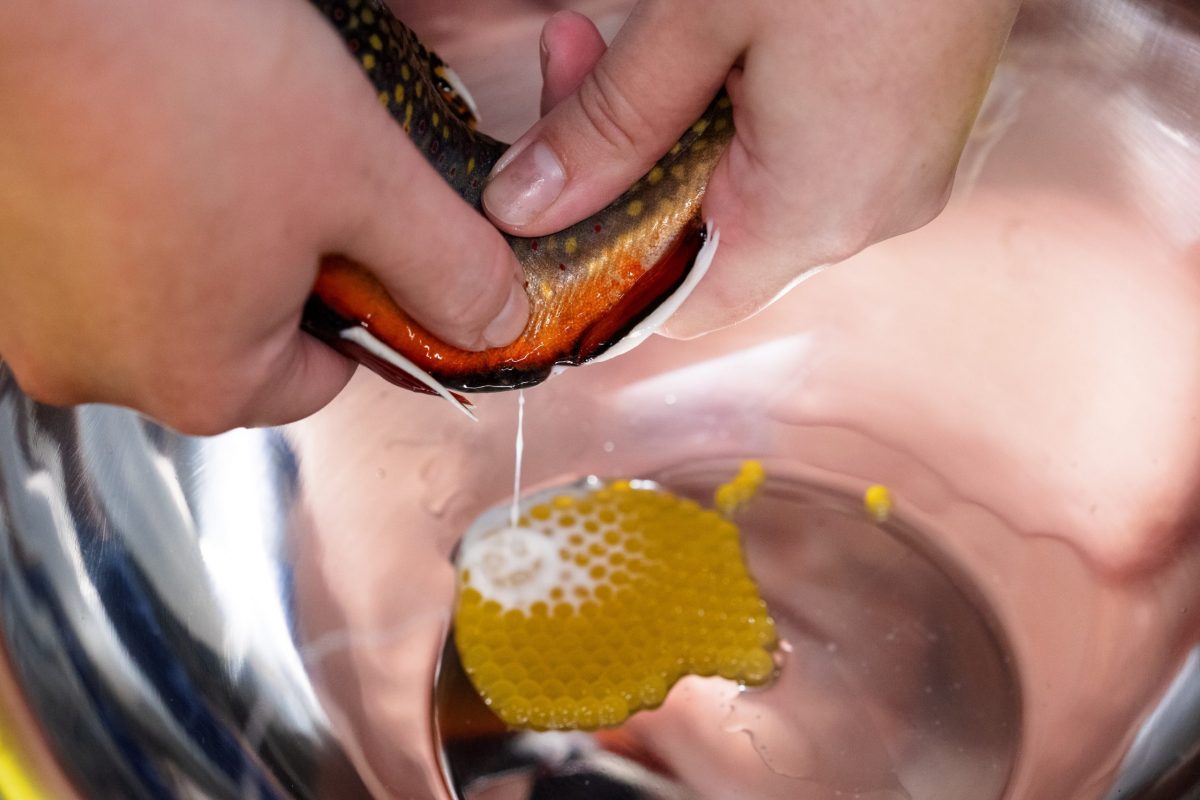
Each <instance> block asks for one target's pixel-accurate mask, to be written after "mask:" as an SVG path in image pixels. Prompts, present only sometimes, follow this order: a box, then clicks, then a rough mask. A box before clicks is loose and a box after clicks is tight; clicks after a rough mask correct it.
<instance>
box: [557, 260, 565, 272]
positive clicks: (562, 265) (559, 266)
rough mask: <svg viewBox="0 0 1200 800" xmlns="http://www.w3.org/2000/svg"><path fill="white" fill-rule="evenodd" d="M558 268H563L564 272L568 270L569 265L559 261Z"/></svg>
mask: <svg viewBox="0 0 1200 800" xmlns="http://www.w3.org/2000/svg"><path fill="white" fill-rule="evenodd" d="M558 268H559V269H561V270H562V271H563V272H566V271H567V265H566V264H563V263H561V262H560V263H559V265H558Z"/></svg>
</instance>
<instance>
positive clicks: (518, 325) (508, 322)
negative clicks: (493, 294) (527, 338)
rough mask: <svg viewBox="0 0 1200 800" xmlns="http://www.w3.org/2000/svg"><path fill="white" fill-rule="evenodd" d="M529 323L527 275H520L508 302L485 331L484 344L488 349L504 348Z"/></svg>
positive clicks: (510, 292) (511, 290)
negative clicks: (526, 288)
mask: <svg viewBox="0 0 1200 800" xmlns="http://www.w3.org/2000/svg"><path fill="white" fill-rule="evenodd" d="M528 322H529V295H528V294H526V292H525V275H524V273H519V274H518V276H517V279H516V280H515V281H513V284H512V288H511V289H510V290H509V293H508V301H507V302H505V304H504V308H503V309H501V310H500V313H499V314H497V315H496V318H495V319H494V320H492V321H491V324H489V325H488V326H487V327H486V328H484V330H483V343H484V344H485V345H486V346H488V347H503V346H505V345H507V344H512V342H513V341H514V340H515V339H516V338H517V337H518V336H520V335H521V332H522V331H524V330H525V325H526V323H528Z"/></svg>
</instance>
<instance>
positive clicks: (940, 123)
mask: <svg viewBox="0 0 1200 800" xmlns="http://www.w3.org/2000/svg"><path fill="white" fill-rule="evenodd" d="M1017 5H1018V2H1017V0H956V2H953V3H937V4H929V3H924V2H917V0H901V1H900V2H890V3H881V2H877V1H876V0H851V1H850V2H845V1H844V0H804V1H803V2H797V0H749V2H745V3H737V4H734V3H728V2H721V1H720V0H701V1H700V2H697V0H641V2H639V3H638V5H637V6H635V8H634V10H633V12H632V14H631V15H630V17H629V19H628V21H627V22H626V23H625V25H624V27H623V28H622V29H621V31H620V32H619V34H618V35H617V37H616V39H615V40H614V41H613V44H612V47H611V48H608V50H607V52H606V51H605V46H604V43H603V40H602V39H601V38H600V36H599V34H598V33H597V32H596V30H595V28H594V27H593V26H592V25H591V23H589V22H588V21H587V20H586V19H584V18H583V17H580V16H579V15H576V14H571V13H569V12H564V13H562V14H559V15H556V16H555V17H552V18H551V20H550V21H549V22H548V23H547V25H546V27H545V29H544V31H543V35H542V61H543V72H544V73H545V79H546V83H545V88H544V90H543V111H544V112H545V116H544V117H543V119H542V120H541V121H540V122H538V123H537V124H535V125H534V126H533V127H532V128H531V129H530V130H529V132H527V133H526V134H525V135H524V136H522V137H521V138H520V139H519V140H518V141H517V142H516V143H515V144H514V145H513V147H512V149H511V150H510V151H509V153H508V154H506V156H505V157H504V158H503V159H502V160H501V161H500V162H499V163H498V165H497V170H496V171H494V172H493V175H492V179H491V183H490V184H489V186H488V188H487V190H486V191H485V193H484V205H485V208H486V210H487V212H488V214H489V215H490V216H491V217H492V219H493V220H494V221H495V222H496V223H497V225H499V226H500V227H501V228H503V229H505V230H507V231H509V232H510V233H514V234H518V235H526V236H536V235H542V234H545V233H549V232H551V231H555V230H558V229H561V228H563V227H565V226H567V225H568V224H571V223H573V222H575V221H577V220H579V219H581V218H583V217H585V216H587V215H588V214H590V213H592V212H594V211H596V210H598V209H600V208H602V207H604V206H605V205H606V204H608V203H609V202H611V201H612V200H613V199H615V198H616V197H617V196H618V195H619V194H620V193H621V192H622V191H623V190H624V189H625V188H626V187H628V186H629V185H630V184H632V183H633V182H634V180H636V179H637V178H638V177H640V176H641V175H642V174H644V173H645V171H646V170H647V169H648V168H649V167H650V166H651V165H652V164H653V163H654V161H655V160H656V159H657V158H658V157H659V156H661V155H662V154H663V153H665V152H666V151H667V150H668V149H669V148H670V146H671V145H672V144H673V143H674V141H675V140H676V139H677V138H678V137H679V135H680V134H681V133H682V132H683V131H684V130H685V129H686V128H687V127H688V126H689V125H690V124H691V123H692V122H693V121H694V120H695V119H696V118H697V117H698V116H699V115H700V113H701V112H702V111H703V109H704V107H705V106H706V105H707V104H708V102H709V101H710V100H711V99H712V97H713V95H714V94H716V92H717V90H718V89H719V88H720V86H721V85H722V84H725V85H726V87H727V88H728V91H729V94H730V97H731V98H732V100H733V104H734V119H735V125H736V128H737V134H736V137H735V138H734V140H733V142H732V144H731V145H730V147H729V149H728V151H727V152H726V154H725V156H724V158H723V160H722V161H721V163H720V164H719V165H718V167H717V170H716V172H715V173H714V175H713V178H712V180H711V181H710V183H709V186H708V190H707V193H706V195H705V200H704V213H705V216H706V218H709V219H712V220H713V221H714V222H715V224H716V227H717V228H718V229H719V230H720V233H721V243H720V248H719V250H718V252H717V256H716V260H715V261H714V263H713V266H712V267H711V268H710V270H709V272H708V274H707V275H706V277H705V279H704V281H702V282H701V284H700V286H699V287H698V288H697V290H696V292H695V293H694V294H693V295H692V297H691V298H690V299H689V300H688V302H687V303H686V304H685V305H684V306H683V308H682V309H681V311H680V312H679V313H678V314H677V315H676V317H675V318H674V319H672V320H671V322H670V324H669V332H670V333H671V334H673V335H679V336H691V335H697V334H699V333H703V332H705V331H707V330H711V329H713V328H716V327H720V326H722V325H726V324H730V323H732V322H735V321H737V320H739V319H742V318H744V317H746V316H748V315H749V314H751V313H753V312H755V311H757V310H759V309H761V308H762V307H763V306H765V305H767V304H768V303H769V302H770V301H771V300H772V299H773V298H774V297H776V296H777V295H778V294H779V293H780V292H781V291H783V290H784V289H785V288H786V287H787V286H788V285H789V284H790V283H792V282H793V281H795V280H796V279H797V278H798V277H801V276H802V275H803V274H804V273H806V272H807V271H808V270H810V269H811V268H813V267H815V266H819V265H823V264H829V263H833V262H836V261H840V260H842V259H844V258H846V257H848V256H850V255H853V254H854V253H856V252H858V251H859V250H861V249H863V248H864V247H867V246H868V245H870V244H873V243H875V242H877V241H880V240H882V239H885V238H888V237H890V236H894V235H897V234H900V233H904V232H906V231H909V230H912V229H914V228H917V227H919V226H921V225H923V224H924V223H925V222H928V221H929V220H930V219H932V218H933V217H934V216H936V215H937V213H938V212H939V211H940V210H941V208H942V206H943V205H944V204H945V201H946V199H947V197H948V194H949V190H950V186H951V183H952V181H953V176H954V170H955V167H956V165H957V162H958V157H959V155H960V153H961V151H962V147H963V145H964V143H965V140H966V137H967V134H968V132H969V129H970V127H971V124H972V122H973V121H974V118H975V114H976V112H977V110H978V108H979V104H980V103H981V101H982V99H983V95H984V92H985V91H986V88H987V84H988V82H989V79H990V76H991V72H992V69H993V68H994V66H995V63H996V61H997V59H998V57H999V53H1000V50H1001V47H1002V45H1003V43H1004V40H1005V37H1006V35H1007V32H1008V29H1009V27H1010V25H1011V23H1012V18H1013V16H1014V14H1015V11H1016V7H1017ZM535 143H536V144H535Z"/></svg>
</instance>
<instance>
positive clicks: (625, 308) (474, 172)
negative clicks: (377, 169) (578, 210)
mask: <svg viewBox="0 0 1200 800" xmlns="http://www.w3.org/2000/svg"><path fill="white" fill-rule="evenodd" d="M313 2H314V3H315V5H316V6H317V8H318V9H319V10H320V11H321V12H322V13H323V14H324V15H325V16H326V18H328V19H329V20H330V22H331V23H333V25H334V26H335V27H336V28H337V29H338V32H339V33H340V34H341V35H342V37H343V38H344V39H345V41H346V43H347V46H348V48H349V49H350V51H351V53H352V54H353V55H354V56H355V57H356V58H357V59H358V60H359V63H360V64H361V65H362V68H363V71H364V73H365V74H366V76H367V78H368V79H369V80H370V81H371V82H372V84H373V85H374V87H375V89H376V91H377V92H378V96H379V100H380V103H382V104H383V105H385V106H386V107H387V109H388V111H389V112H390V113H391V114H392V116H393V118H394V119H395V120H396V121H397V123H398V124H400V125H401V126H402V127H403V128H404V130H405V132H406V133H407V134H408V136H409V137H410V138H411V140H412V142H413V144H414V145H415V146H416V147H417V148H418V149H419V150H420V151H421V152H422V153H423V154H424V156H425V157H426V159H428V161H429V163H430V164H432V165H433V166H434V168H435V169H437V171H438V172H439V173H440V174H441V175H442V177H443V178H445V180H446V181H447V182H448V183H449V184H450V185H451V186H452V187H453V188H454V189H455V191H457V192H458V193H459V194H460V195H461V196H462V197H463V199H464V200H465V201H466V202H467V203H469V204H470V205H472V206H474V207H475V208H476V209H479V210H481V213H482V205H481V196H482V193H483V186H484V183H485V181H486V178H487V175H488V173H489V172H490V171H491V169H492V167H493V165H494V164H495V163H496V161H497V160H498V159H499V158H500V156H501V155H502V154H503V153H504V151H505V150H506V149H507V147H508V145H506V144H503V143H501V142H498V141H496V140H495V139H492V138H491V137H489V136H487V135H485V134H482V133H480V132H479V131H477V130H476V129H475V117H474V111H473V107H472V105H471V103H470V100H469V98H468V97H467V96H466V95H465V93H464V92H463V91H462V90H461V89H460V87H459V85H458V83H457V79H456V78H455V77H454V75H453V73H452V72H451V71H450V70H449V68H448V67H447V66H446V65H445V64H444V63H443V62H442V61H441V59H439V58H438V57H437V56H436V54H434V53H432V52H431V51H429V50H428V49H427V48H426V47H425V46H424V45H423V44H421V42H420V40H419V39H418V38H417V37H416V35H415V34H413V32H412V31H411V30H409V29H408V28H407V27H405V26H404V25H403V24H402V23H401V22H399V21H398V20H397V19H396V18H395V17H394V16H393V15H392V14H391V12H390V11H389V10H388V9H387V7H386V6H384V5H383V4H382V3H378V2H375V0H313ZM732 136H733V117H732V108H731V104H730V101H729V99H728V97H726V96H725V95H724V94H721V95H720V96H718V97H717V98H716V99H715V100H714V101H713V102H712V104H711V105H710V106H709V107H708V109H707V110H706V111H705V112H704V114H703V115H702V116H701V117H700V119H698V120H697V121H696V123H695V124H694V125H692V126H691V127H690V128H689V129H688V130H687V131H686V132H685V133H684V135H683V136H682V138H681V139H680V140H679V141H678V142H677V143H676V144H675V145H674V146H673V147H672V148H671V150H670V151H669V152H668V153H667V154H666V155H664V156H663V158H662V159H660V160H659V161H658V163H656V164H655V165H654V167H652V168H651V169H650V171H649V172H647V173H646V175H644V176H643V177H642V178H641V179H639V180H638V181H637V182H636V183H635V184H634V185H633V186H631V187H630V188H629V189H628V190H627V191H625V192H624V193H623V194H622V195H621V196H620V197H619V198H617V199H616V200H615V201H614V202H613V203H611V204H610V205H609V206H607V207H606V208H604V209H602V210H601V211H599V212H597V213H596V214H594V215H592V216H591V217H589V218H588V219H585V220H583V221H582V222H579V223H577V224H575V225H573V226H571V227H569V228H567V229H565V230H563V231H559V232H557V233H554V234H551V235H548V236H542V237H537V238H522V237H515V236H506V238H507V240H508V242H509V245H510V246H511V247H512V249H513V252H514V253H515V255H516V257H517V259H518V261H519V262H520V264H521V265H522V267H523V269H524V272H525V276H526V291H527V292H528V295H529V301H530V318H529V322H528V324H527V325H526V328H525V330H524V332H523V333H522V334H521V335H520V337H519V338H518V339H517V340H516V341H515V342H513V343H512V344H510V345H508V346H506V347H500V348H494V349H491V350H485V351H481V352H474V351H468V350H463V349H460V348H457V347H454V346H452V345H449V344H447V343H445V342H443V341H441V340H440V339H438V338H437V337H436V336H434V335H433V334H431V333H430V332H429V331H427V330H426V329H425V328H423V327H422V326H421V325H420V324H419V323H417V322H416V321H415V320H413V319H412V318H411V317H409V316H408V315H407V314H406V313H405V312H404V311H403V310H402V309H401V308H399V307H398V306H397V305H396V304H395V302H394V301H393V300H392V299H391V297H390V296H389V295H388V293H387V292H386V291H385V290H384V288H383V286H382V285H381V284H380V283H379V282H378V280H376V279H375V278H374V276H373V275H372V274H371V272H370V270H369V267H368V266H366V265H360V264H357V263H354V262H352V261H350V260H348V259H346V258H343V257H340V256H337V255H332V256H329V257H327V258H325V259H324V260H323V262H322V264H321V268H320V271H319V275H318V278H317V281H316V284H315V286H314V290H313V296H312V298H311V300H310V301H309V303H308V305H307V307H306V309H305V317H304V327H305V329H306V330H308V331H309V332H311V333H313V334H315V335H317V336H318V337H320V338H322V339H323V340H325V341H327V342H329V343H330V344H332V345H333V346H334V347H336V348H337V349H339V350H341V351H342V352H344V353H346V354H347V355H350V356H351V357H354V358H356V359H358V360H359V361H361V362H362V363H364V364H366V365H367V366H369V367H370V368H372V369H374V370H375V371H376V372H378V373H380V374H381V375H383V376H384V377H385V378H387V379H388V380H391V381H392V382H394V383H397V384H399V385H403V386H406V387H408V388H412V389H415V390H417V391H426V392H430V391H433V392H437V393H439V394H444V393H445V392H444V391H439V387H440V388H441V389H448V390H456V391H467V392H476V391H494V390H502V389H512V388H520V387H523V386H529V385H532V384H535V383H538V382H540V381H542V380H544V379H545V378H546V377H547V376H549V375H550V373H551V371H552V370H553V369H554V368H555V367H556V366H558V365H578V364H582V363H584V362H586V361H589V360H592V359H595V358H597V357H598V356H600V355H602V354H603V353H604V352H605V351H607V350H608V349H609V348H610V347H613V345H616V344H618V343H619V342H621V340H622V339H623V338H625V337H626V336H627V335H629V334H630V332H631V331H633V330H634V329H635V328H636V326H637V325H638V323H639V322H641V321H643V320H644V319H646V318H647V316H648V315H650V314H651V312H653V311H654V310H655V309H656V308H658V307H659V305H660V304H661V303H663V301H664V300H666V299H667V298H668V297H671V296H672V295H674V294H676V293H677V292H678V291H680V288H681V287H682V286H684V285H685V284H686V283H687V282H686V280H685V279H686V278H687V277H688V274H689V272H690V271H691V270H692V268H693V265H694V264H695V263H696V260H697V255H698V253H700V251H701V248H702V247H703V245H704V243H705V237H706V231H705V227H704V224H703V221H702V219H701V214H700V207H701V203H702V201H703V198H704V191H705V187H706V186H707V183H708V180H709V178H710V177H711V175H712V172H713V169H715V167H716V164H717V162H718V161H719V160H720V157H721V155H722V154H723V153H724V151H725V149H726V146H727V145H728V143H729V141H730V139H731V138H732ZM355 327H357V328H360V329H362V330H360V331H358V333H357V334H356V335H354V336H348V335H347V331H349V330H350V329H352V328H355ZM363 331H365V332H366V333H368V334H369V336H370V337H371V338H372V339H374V340H376V341H377V342H378V343H379V344H380V345H382V347H375V346H374V344H370V345H369V346H364V344H363V339H362V336H361V334H362V333H363ZM389 351H391V352H390V353H389ZM393 356H396V357H393ZM420 373H423V374H420ZM431 380H432V383H433V384H436V386H434V385H432V384H431Z"/></svg>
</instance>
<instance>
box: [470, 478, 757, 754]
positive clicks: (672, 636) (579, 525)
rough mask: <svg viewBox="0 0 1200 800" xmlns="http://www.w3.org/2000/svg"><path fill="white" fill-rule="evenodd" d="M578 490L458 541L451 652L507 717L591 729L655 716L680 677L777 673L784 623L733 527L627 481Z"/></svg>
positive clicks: (746, 680) (517, 724)
mask: <svg viewBox="0 0 1200 800" xmlns="http://www.w3.org/2000/svg"><path fill="white" fill-rule="evenodd" d="M750 463H751V464H754V463H757V462H750ZM749 468H750V469H751V470H752V471H753V467H752V466H751V467H749ZM746 469H747V467H746V466H744V467H743V474H740V475H739V476H738V477H737V478H734V480H733V481H732V482H731V483H732V484H737V485H741V483H739V482H740V481H745V480H746V478H745V476H744V473H745V472H746ZM570 491H571V492H572V493H573V494H569V495H562V496H559V497H556V498H554V499H553V500H547V499H546V497H545V495H542V496H541V498H540V502H537V504H536V505H533V506H532V508H528V506H526V507H527V508H528V513H527V515H526V518H527V519H530V520H532V522H531V523H528V524H526V525H525V526H524V527H521V528H515V529H514V528H507V527H503V528H500V529H496V528H489V527H485V526H477V527H475V528H473V529H472V530H471V531H469V532H468V533H467V535H466V537H465V538H464V539H463V542H462V544H461V545H460V549H459V556H458V560H457V573H458V597H457V602H456V604H455V609H454V632H455V633H454V640H455V645H456V646H457V648H458V653H459V656H460V658H461V659H462V664H463V668H464V669H465V671H466V673H467V676H468V677H469V678H470V680H471V683H472V685H474V687H475V688H476V690H477V691H478V692H479V694H480V696H481V697H482V698H483V700H484V702H485V703H487V705H488V706H489V707H490V708H491V710H492V711H493V712H494V713H495V714H496V715H497V716H498V717H499V718H500V719H501V720H503V721H504V722H505V723H507V724H508V725H510V726H512V727H514V728H532V729H534V730H547V729H557V730H573V729H584V730H592V729H595V728H604V727H610V726H613V725H619V724H620V723H622V722H624V721H625V720H626V719H627V718H628V717H629V716H630V715H631V714H633V713H634V712H636V711H638V710H640V709H648V708H655V707H657V706H658V705H660V704H661V703H662V702H663V701H664V700H665V699H666V696H667V692H668V691H669V690H670V689H671V687H672V686H673V685H674V684H675V683H676V682H677V681H678V680H679V679H680V678H682V677H683V676H685V675H701V676H712V675H719V676H721V677H723V678H726V679H728V680H734V681H738V682H739V683H742V684H745V685H762V684H765V683H767V682H769V681H770V680H771V679H772V678H773V677H774V675H775V672H776V664H775V661H774V659H773V658H772V651H773V650H774V649H775V648H776V647H777V645H778V634H777V632H776V628H775V622H774V620H772V619H771V615H770V611H769V609H768V608H767V605H766V603H764V602H763V600H762V598H761V597H760V596H759V593H758V587H757V586H756V585H755V583H754V579H753V577H752V576H751V575H750V573H749V570H748V569H747V567H746V563H745V559H744V556H743V554H742V547H741V539H740V534H739V531H738V529H737V526H736V525H735V524H733V523H732V522H731V521H729V520H728V519H727V518H725V517H723V516H721V515H720V514H718V513H716V512H715V511H712V510H710V509H706V508H702V507H701V506H700V505H699V504H697V503H695V502H693V501H691V500H686V499H684V498H681V497H678V496H676V495H673V494H671V493H669V492H666V491H663V490H661V489H655V488H634V487H633V486H631V485H630V483H629V482H628V481H617V482H614V483H611V484H608V485H607V486H603V485H602V486H601V487H600V488H594V489H587V488H577V489H572V490H570ZM530 502H536V501H530Z"/></svg>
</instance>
